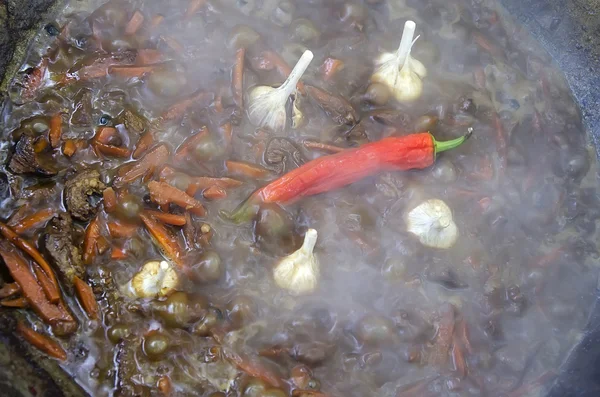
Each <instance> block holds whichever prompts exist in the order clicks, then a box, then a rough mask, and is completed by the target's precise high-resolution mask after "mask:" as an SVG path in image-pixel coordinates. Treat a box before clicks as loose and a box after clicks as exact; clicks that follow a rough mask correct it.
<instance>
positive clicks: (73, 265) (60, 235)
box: [44, 212, 85, 292]
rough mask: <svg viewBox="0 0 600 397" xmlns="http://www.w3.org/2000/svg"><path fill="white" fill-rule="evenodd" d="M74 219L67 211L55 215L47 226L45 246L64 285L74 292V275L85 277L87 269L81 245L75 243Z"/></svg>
mask: <svg viewBox="0 0 600 397" xmlns="http://www.w3.org/2000/svg"><path fill="white" fill-rule="evenodd" d="M72 232H73V221H72V219H71V216H70V215H69V214H67V213H66V212H64V213H61V214H60V215H58V216H56V217H54V218H53V219H52V220H51V221H50V223H49V224H48V226H47V227H46V236H45V241H44V246H45V247H46V251H47V252H48V254H49V255H50V258H51V259H52V263H53V264H54V267H55V269H57V270H58V274H59V276H60V278H61V279H62V282H63V285H66V286H68V288H69V290H70V292H73V291H72V289H73V277H75V276H77V277H79V278H80V279H83V278H84V277H83V276H84V274H85V269H84V267H83V260H82V258H81V252H80V250H79V247H77V246H76V245H75V244H73V234H72Z"/></svg>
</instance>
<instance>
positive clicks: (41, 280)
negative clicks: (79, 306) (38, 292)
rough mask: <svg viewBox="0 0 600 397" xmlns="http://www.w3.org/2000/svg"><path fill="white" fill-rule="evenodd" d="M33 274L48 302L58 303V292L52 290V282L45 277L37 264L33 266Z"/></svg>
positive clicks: (54, 289)
mask: <svg viewBox="0 0 600 397" xmlns="http://www.w3.org/2000/svg"><path fill="white" fill-rule="evenodd" d="M33 272H34V273H35V277H36V278H37V281H38V284H39V285H40V287H42V290H43V291H44V294H46V297H47V298H48V300H50V302H58V301H59V300H60V292H59V291H58V290H57V289H56V288H54V285H53V284H52V281H51V280H50V279H49V278H48V276H46V273H44V271H43V270H42V269H41V268H40V267H39V265H38V264H37V263H36V264H34V265H33Z"/></svg>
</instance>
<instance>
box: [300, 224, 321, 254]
mask: <svg viewBox="0 0 600 397" xmlns="http://www.w3.org/2000/svg"><path fill="white" fill-rule="evenodd" d="M315 244H317V231H316V230H315V229H308V230H307V231H306V233H305V234H304V243H302V247H300V249H301V250H302V251H303V252H305V253H307V254H310V253H312V252H313V249H314V248H315Z"/></svg>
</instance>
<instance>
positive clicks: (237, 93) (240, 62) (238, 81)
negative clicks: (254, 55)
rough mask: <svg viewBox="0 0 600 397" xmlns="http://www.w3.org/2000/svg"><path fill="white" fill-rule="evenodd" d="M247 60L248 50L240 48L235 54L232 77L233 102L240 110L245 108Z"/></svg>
mask: <svg viewBox="0 0 600 397" xmlns="http://www.w3.org/2000/svg"><path fill="white" fill-rule="evenodd" d="M245 59H246V49H245V48H240V49H238V50H237V51H236V53H235V65H234V66H233V73H232V75H231V92H232V93H233V101H234V102H235V104H236V105H237V107H238V108H240V109H243V108H244V60H245Z"/></svg>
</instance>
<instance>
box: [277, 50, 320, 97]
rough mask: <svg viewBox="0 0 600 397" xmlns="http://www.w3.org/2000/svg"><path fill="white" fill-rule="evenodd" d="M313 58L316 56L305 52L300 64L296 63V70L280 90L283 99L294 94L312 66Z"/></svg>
mask: <svg viewBox="0 0 600 397" xmlns="http://www.w3.org/2000/svg"><path fill="white" fill-rule="evenodd" d="M313 57H314V55H313V53H312V51H310V50H306V51H304V53H303V54H302V56H301V57H300V59H299V60H298V63H296V66H294V69H292V72H291V73H290V75H289V76H288V78H287V79H286V80H285V81H284V83H283V84H282V85H281V86H280V87H279V88H278V91H280V92H281V93H282V96H283V97H285V98H288V97H289V96H290V95H291V94H292V92H294V90H295V89H296V85H297V84H298V81H300V79H301V78H302V75H303V74H304V72H305V71H306V69H307V68H308V65H310V63H311V61H312V60H313Z"/></svg>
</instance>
